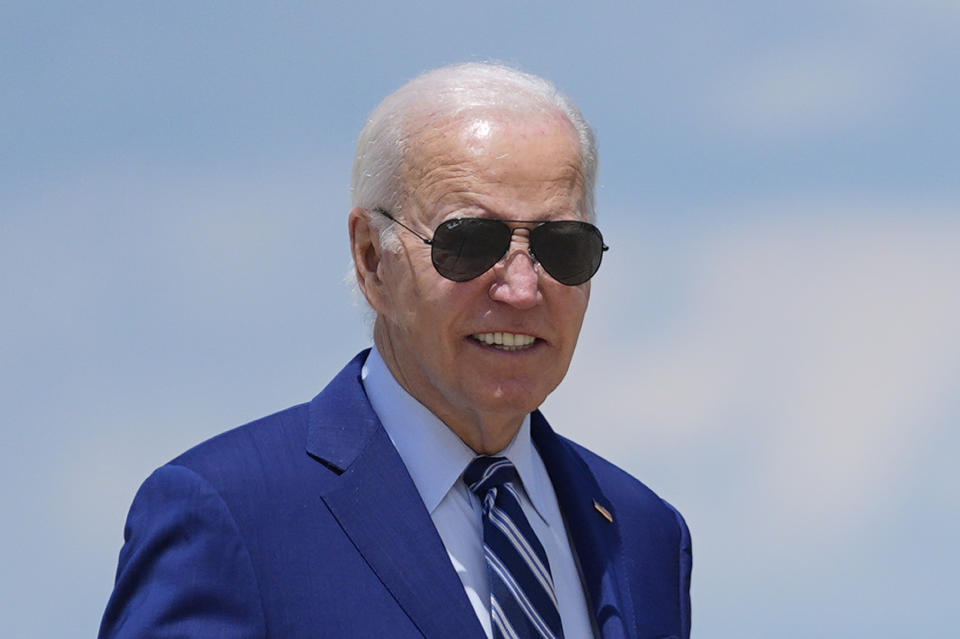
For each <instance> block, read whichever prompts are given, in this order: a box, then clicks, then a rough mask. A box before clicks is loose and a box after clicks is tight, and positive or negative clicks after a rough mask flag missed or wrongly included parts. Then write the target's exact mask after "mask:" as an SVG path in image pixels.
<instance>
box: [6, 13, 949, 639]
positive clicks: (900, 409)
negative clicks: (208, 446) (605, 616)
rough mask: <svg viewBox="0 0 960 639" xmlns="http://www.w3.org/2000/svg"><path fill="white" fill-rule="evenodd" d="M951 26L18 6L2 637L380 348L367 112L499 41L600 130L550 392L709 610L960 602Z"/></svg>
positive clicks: (79, 583) (900, 630)
mask: <svg viewBox="0 0 960 639" xmlns="http://www.w3.org/2000/svg"><path fill="white" fill-rule="evenodd" d="M408 4H409V5H410V6H407V5H408ZM958 42H960V5H957V4H956V3H954V2H949V1H947V0H941V1H937V0H926V1H919V2H909V3H908V2H894V1H891V0H875V1H867V0H862V1H857V0H839V1H834V2H821V1H819V0H818V1H812V2H807V3H802V5H801V4H800V3H770V2H730V3H723V4H722V5H720V4H716V3H715V4H714V5H710V6H703V5H702V4H701V3H696V4H694V3H642V4H641V3H594V6H591V7H589V8H587V7H586V6H582V5H573V4H571V5H560V6H558V3H537V2H511V3H506V2H489V3H485V4H483V5H482V6H468V5H463V6H459V7H458V6H451V5H450V4H449V3H436V2H423V3H416V5H415V6H414V5H413V3H385V2H352V3H349V4H347V3H344V6H341V7H335V6H324V5H321V4H319V3H307V2H291V3H273V4H270V5H268V4H266V3H263V4H252V3H226V2H166V3H153V4H148V3H120V2H112V3H111V2H102V3H97V5H96V6H95V7H91V6H90V5H89V4H88V3H67V2H49V3H42V4H41V3H26V2H20V3H7V4H5V5H4V6H3V7H2V8H0V54H2V55H0V79H2V86H3V87H4V90H3V94H4V98H3V100H0V122H2V124H0V148H2V149H3V153H0V291H2V293H3V299H4V312H3V313H2V315H0V329H2V331H0V336H2V337H0V362H2V363H0V401H2V404H3V406H4V412H5V417H4V420H3V423H2V436H3V440H2V443H3V445H2V446H0V451H2V452H0V455H2V460H0V461H2V464H0V473H2V474H0V486H2V488H0V494H2V496H3V503H4V504H5V506H6V508H5V509H6V511H7V515H6V517H4V520H5V522H6V523H5V524H4V526H3V527H2V528H0V543H2V544H3V547H5V548H6V549H7V551H6V552H5V559H4V570H3V571H0V574H2V576H0V601H2V602H3V603H2V604H0V628H2V629H3V631H4V632H3V634H4V635H9V636H24V637H34V636H35V637H67V636H71V637H72V636H82V635H86V636H91V635H93V634H95V632H96V628H97V625H98V623H99V616H100V614H101V612H102V609H103V606H104V604H105V602H106V598H107V596H108V595H109V592H110V588H111V583H112V578H113V572H114V569H115V564H116V556H117V552H118V551H119V548H120V545H121V542H122V536H121V535H122V528H123V521H124V518H125V515H126V509H127V507H128V506H129V503H130V500H131V499H132V497H133V494H134V492H135V490H136V488H137V486H138V485H139V483H140V482H141V481H142V480H143V479H144V478H145V477H146V476H147V475H148V474H149V473H150V472H151V471H152V469H153V468H155V467H156V466H158V465H160V464H162V463H163V462H164V461H166V460H167V459H169V458H171V457H173V456H174V455H176V454H177V453H179V452H181V451H182V450H184V449H186V448H187V447H189V446H191V445H193V444H194V443H197V442H199V441H201V440H202V439H205V438H206V437H208V436H211V435H213V434H215V433H217V432H220V431H222V430H225V429H226V428H228V427H231V426H234V425H238V424H241V423H244V422H246V421H249V420H251V419H254V418H256V417H259V416H261V415H264V414H267V413H270V412H273V411H275V410H278V409H280V408H283V407H285V406H288V405H291V404H294V403H298V402H301V401H304V400H306V399H309V398H310V397H312V396H313V395H314V394H315V393H316V392H317V391H319V390H320V389H321V388H322V387H323V385H324V384H325V383H326V382H327V381H328V380H329V379H330V378H331V377H332V376H333V374H334V373H335V372H336V371H337V370H339V368H340V367H341V366H342V364H343V363H345V362H346V361H347V359H348V358H349V357H350V356H352V355H353V354H354V353H355V352H356V351H357V350H359V349H360V348H363V347H364V346H366V345H367V344H368V343H369V340H368V337H367V331H366V329H365V327H364V324H363V310H362V307H360V306H358V305H357V304H355V303H354V302H353V301H352V299H351V294H350V290H349V287H347V286H346V285H345V284H344V282H343V280H344V274H345V272H346V271H347V265H348V253H347V246H346V214H347V212H348V210H349V195H348V176H349V170H350V164H351V155H352V147H353V143H354V140H355V136H356V135H357V133H358V132H359V130H360V128H361V126H362V125H363V122H364V119H365V117H366V114H367V113H368V112H369V111H370V110H371V109H372V108H373V107H374V106H375V105H376V103H377V102H378V101H379V100H380V99H381V98H382V97H383V96H385V95H386V94H387V93H389V92H390V91H392V90H393V89H395V88H396V87H398V86H399V85H400V84H402V83H403V82H404V81H405V80H407V79H409V78H410V77H412V76H414V75H416V74H417V73H419V72H421V71H423V70H426V69H429V68H432V67H435V66H439V65H441V64H446V63H452V62H459V61H465V60H478V59H494V60H501V61H505V62H508V63H512V64H515V65H518V66H520V67H521V68H523V69H525V70H528V71H532V72H535V73H539V74H542V75H544V76H546V77H548V78H550V79H552V80H553V81H555V82H556V83H557V84H558V85H559V86H560V87H561V88H563V89H564V90H565V91H566V92H568V93H569V94H570V95H571V96H572V97H573V98H574V99H575V100H576V101H577V102H578V103H579V104H580V106H581V107H582V109H583V110H584V112H585V114H586V115H587V117H588V119H590V121H591V122H592V123H593V124H594V126H595V128H596V130H597V133H598V138H599V145H600V151H601V173H600V181H599V182H600V187H599V191H598V197H597V203H598V211H599V220H600V224H601V227H602V229H603V231H604V235H605V237H606V238H607V240H608V243H609V244H610V245H611V246H612V247H613V248H612V250H611V251H610V252H609V253H608V254H607V256H606V257H605V260H604V265H603V268H602V269H601V272H600V274H599V275H598V277H597V278H596V280H595V284H594V289H593V299H592V305H591V309H590V311H589V313H588V317H587V322H586V325H585V327H584V331H583V334H582V337H581V344H580V348H579V350H578V353H577V355H576V357H575V359H574V364H573V367H572V368H571V371H570V374H569V376H568V378H567V380H566V381H565V382H564V384H563V385H561V387H560V389H558V391H557V392H556V393H555V394H554V395H553V396H551V397H550V398H549V399H548V401H547V404H546V406H545V412H546V413H547V415H548V417H550V418H551V421H552V422H553V423H554V426H555V427H557V428H558V429H559V430H561V431H562V432H564V433H566V434H568V435H569V436H571V437H573V438H574V439H577V440H579V441H581V442H582V443H584V444H586V445H588V446H590V447H592V448H594V449H595V450H597V451H598V452H600V453H602V454H604V455H606V456H608V457H609V458H611V459H613V460H614V461H616V462H617V463H619V464H620V465H622V466H623V467H625V468H626V469H628V470H629V471H631V472H632V473H633V474H635V475H637V476H638V477H639V478H641V479H642V480H644V481H645V482H646V483H648V484H649V485H650V486H651V487H653V488H654V489H655V490H657V491H658V492H660V493H661V494H662V495H663V496H665V497H666V498H667V499H669V500H670V501H671V502H672V503H674V504H675V505H676V506H677V507H678V508H680V509H681V510H682V511H683V512H684V514H685V515H686V516H687V518H688V520H689V523H690V525H691V528H692V531H693V535H694V544H695V564H694V565H695V579H694V632H695V636H699V637H710V638H718V639H726V638H731V639H732V638H738V639H739V638H742V637H771V636H772V637H778V638H782V639H791V638H793V637H797V638H799V637H804V638H806V637H809V636H823V635H827V634H830V635H833V634H836V635H842V636H853V637H861V636H862V637H903V636H912V635H920V634H927V635H942V634H944V632H946V630H947V629H952V628H955V627H956V626H957V624H958V623H960V612H957V606H956V603H955V601H954V600H955V592H956V585H955V579H954V575H955V574H956V573H957V571H958V570H960V553H958V552H957V550H956V549H955V543H956V542H955V540H956V539H958V538H960V515H958V513H960V494H958V492H960V476H958V475H960V473H958V471H957V468H956V460H957V458H958V448H960V433H958V428H957V424H958V421H960V330H958V329H957V326H960V293H958V290H960V287H958V286H957V284H956V282H957V280H958V275H960V178H958V176H960V153H958V151H957V149H960V125H958V124H957V118H956V114H957V113H960V88H958V87H960V85H958V83H957V81H956V69H957V64H958V62H960V49H958V45H957V43H958Z"/></svg>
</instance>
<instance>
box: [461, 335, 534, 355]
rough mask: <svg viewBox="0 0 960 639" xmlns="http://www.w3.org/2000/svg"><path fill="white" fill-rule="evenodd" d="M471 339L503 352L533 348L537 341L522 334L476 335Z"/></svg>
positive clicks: (531, 336) (530, 336)
mask: <svg viewBox="0 0 960 639" xmlns="http://www.w3.org/2000/svg"><path fill="white" fill-rule="evenodd" d="M471 337H473V339H475V340H477V341H478V342H482V343H484V344H486V345H487V346H493V347H495V348H499V349H501V350H505V351H519V350H522V349H525V348H530V347H531V346H533V343H534V342H535V341H537V338H536V337H534V336H533V335H524V334H522V333H477V334H475V335H472V336H471Z"/></svg>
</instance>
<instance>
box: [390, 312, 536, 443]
mask: <svg viewBox="0 0 960 639" xmlns="http://www.w3.org/2000/svg"><path fill="white" fill-rule="evenodd" d="M373 342H374V344H375V345H376V347H377V350H378V351H379V352H380V356H381V357H382V358H383V361H384V363H385V364H386V365H387V368H388V369H389V370H390V373H391V374H392V375H393V378H394V379H395V380H396V381H397V383H398V384H400V386H401V387H402V388H403V389H404V390H405V391H407V393H409V394H410V396H411V397H413V398H414V399H416V400H417V401H418V402H420V403H421V404H423V405H424V406H426V407H427V408H428V409H429V410H430V412H431V413H433V414H434V415H436V416H437V417H438V418H439V419H440V421H442V422H443V423H444V424H445V425H446V426H447V428H449V429H450V430H452V431H453V432H454V434H456V435H457V437H459V438H460V439H461V440H462V441H463V443H465V444H466V445H467V446H469V447H470V448H471V449H473V451H474V452H476V453H477V454H478V455H493V454H496V453H499V452H500V451H502V450H503V449H505V448H506V447H507V446H508V445H509V444H510V442H512V441H513V438H514V437H516V436H517V432H519V430H520V427H521V426H522V425H523V420H524V418H525V417H526V415H527V413H522V414H517V413H516V411H509V412H499V411H495V410H488V409H480V408H477V407H474V406H469V407H459V408H458V407H456V406H454V405H453V404H452V403H451V402H449V401H445V400H444V396H443V393H441V392H439V391H438V390H437V389H436V388H435V387H433V386H432V385H431V384H430V383H429V382H428V381H427V380H426V379H425V378H423V376H422V375H417V372H416V371H415V370H413V371H411V370H408V369H407V368H406V367H404V366H403V365H402V364H401V363H400V361H399V359H398V358H397V354H396V353H395V352H394V350H393V349H392V348H391V345H390V342H389V340H386V339H383V338H382V336H381V334H380V331H379V330H377V328H376V327H375V328H374V339H373Z"/></svg>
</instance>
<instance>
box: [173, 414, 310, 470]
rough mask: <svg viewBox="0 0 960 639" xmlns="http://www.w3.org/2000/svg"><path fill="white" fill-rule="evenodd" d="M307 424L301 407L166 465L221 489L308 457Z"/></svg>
mask: <svg viewBox="0 0 960 639" xmlns="http://www.w3.org/2000/svg"><path fill="white" fill-rule="evenodd" d="M307 423H308V404H298V405H296V406H292V407H290V408H287V409H284V410H282V411H279V412H276V413H273V414H272V415H268V416H266V417H261V418H260V419H257V420H254V421H252V422H249V423H247V424H244V425H243V426H238V427H236V428H232V429H230V430H228V431H225V432H223V433H220V434H219V435H215V436H214V437H211V438H210V439H208V440H206V441H204V442H202V443H200V444H197V445H196V446H194V447H193V448H190V449H189V450H187V451H186V452H184V453H182V454H181V455H179V456H177V457H175V458H174V459H172V460H171V461H170V462H168V464H167V465H168V466H182V467H185V468H187V469H189V470H191V471H193V472H194V473H196V474H198V475H200V476H201V477H203V478H204V479H205V480H206V481H208V482H209V483H210V484H212V485H213V486H214V487H221V486H223V485H224V484H226V483H231V482H235V481H237V480H241V479H242V478H243V477H246V476H249V475H250V474H251V473H256V471H257V469H258V468H259V469H261V470H263V469H267V468H275V467H277V466H278V465H279V466H281V467H282V466H283V465H286V464H289V463H290V460H292V459H295V458H296V457H298V456H302V455H305V453H304V450H305V445H306V437H307V435H306V433H307Z"/></svg>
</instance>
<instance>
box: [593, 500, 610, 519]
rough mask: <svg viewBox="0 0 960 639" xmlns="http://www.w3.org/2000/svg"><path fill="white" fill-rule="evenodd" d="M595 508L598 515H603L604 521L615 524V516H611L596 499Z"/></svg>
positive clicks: (594, 501)
mask: <svg viewBox="0 0 960 639" xmlns="http://www.w3.org/2000/svg"><path fill="white" fill-rule="evenodd" d="M593 507H594V508H596V509H597V512H598V513H600V514H601V515H603V518H604V519H606V520H607V521H609V522H610V523H611V524H612V523H613V515H611V514H610V511H609V510H607V509H606V508H604V507H603V506H601V505H600V502H598V501H597V500H596V499H594V500H593Z"/></svg>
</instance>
